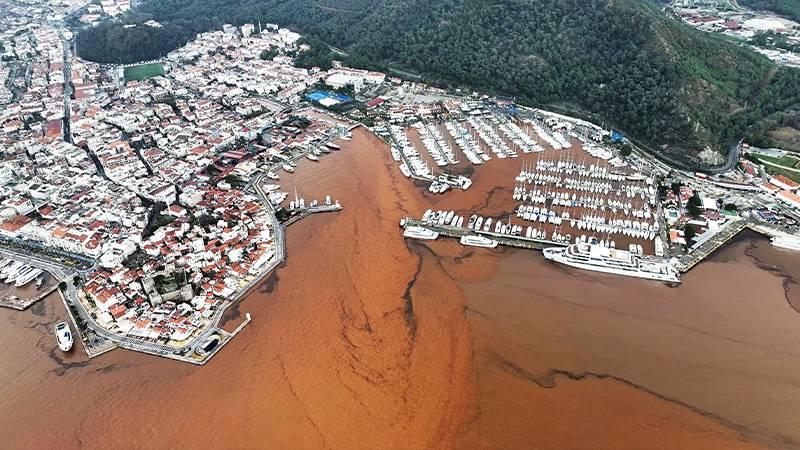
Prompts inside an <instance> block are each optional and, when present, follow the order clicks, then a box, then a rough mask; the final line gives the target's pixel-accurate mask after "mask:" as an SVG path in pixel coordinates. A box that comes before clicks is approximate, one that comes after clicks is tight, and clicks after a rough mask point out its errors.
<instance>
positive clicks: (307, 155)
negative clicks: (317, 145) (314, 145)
mask: <svg viewBox="0 0 800 450" xmlns="http://www.w3.org/2000/svg"><path fill="white" fill-rule="evenodd" d="M306 158H308V159H309V160H310V161H319V156H317V155H315V154H313V153H306Z"/></svg>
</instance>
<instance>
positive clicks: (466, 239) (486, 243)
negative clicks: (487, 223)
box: [461, 234, 497, 248]
mask: <svg viewBox="0 0 800 450" xmlns="http://www.w3.org/2000/svg"><path fill="white" fill-rule="evenodd" d="M461 245H466V246H469V247H483V248H497V241H495V240H494V239H489V238H487V237H483V236H475V235H466V234H465V235H464V236H461Z"/></svg>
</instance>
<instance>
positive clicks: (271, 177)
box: [267, 171, 281, 180]
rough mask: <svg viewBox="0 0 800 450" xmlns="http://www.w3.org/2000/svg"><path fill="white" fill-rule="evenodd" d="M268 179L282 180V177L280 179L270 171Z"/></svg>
mask: <svg viewBox="0 0 800 450" xmlns="http://www.w3.org/2000/svg"><path fill="white" fill-rule="evenodd" d="M267 178H269V179H270V180H280V178H281V177H279V176H278V175H277V174H276V173H275V172H272V171H269V172H267Z"/></svg>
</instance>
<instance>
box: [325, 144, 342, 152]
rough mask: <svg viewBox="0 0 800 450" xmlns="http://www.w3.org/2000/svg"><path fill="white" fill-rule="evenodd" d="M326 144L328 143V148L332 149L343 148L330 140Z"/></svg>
mask: <svg viewBox="0 0 800 450" xmlns="http://www.w3.org/2000/svg"><path fill="white" fill-rule="evenodd" d="M325 145H327V146H328V148H330V149H332V150H340V149H341V147H339V146H338V145H336V144H334V143H332V142H328V143H327V144H325Z"/></svg>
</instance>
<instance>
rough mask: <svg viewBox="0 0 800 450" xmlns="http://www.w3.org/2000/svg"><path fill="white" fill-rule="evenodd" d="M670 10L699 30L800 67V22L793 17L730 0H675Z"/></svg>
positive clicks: (788, 64)
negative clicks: (734, 41) (723, 36)
mask: <svg viewBox="0 0 800 450" xmlns="http://www.w3.org/2000/svg"><path fill="white" fill-rule="evenodd" d="M667 10H668V11H669V13H670V14H671V15H674V16H675V17H676V18H678V19H680V20H682V21H683V22H684V23H686V24H688V25H690V26H692V27H695V28H697V29H698V30H701V31H705V32H708V33H716V34H722V35H725V36H728V37H731V38H734V39H736V40H739V41H741V42H745V43H747V44H749V45H750V46H752V48H753V49H754V50H755V51H757V52H759V53H761V54H763V55H764V56H766V57H768V58H769V59H771V60H773V61H775V62H776V63H779V64H782V65H785V66H791V67H800V24H798V23H797V22H795V21H794V20H791V19H789V18H786V17H781V16H778V15H776V14H774V13H771V12H767V11H753V10H750V9H747V8H745V7H742V6H741V5H740V4H739V3H738V2H736V1H731V0H674V1H672V2H671V3H670V4H669V6H668V7H667Z"/></svg>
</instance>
